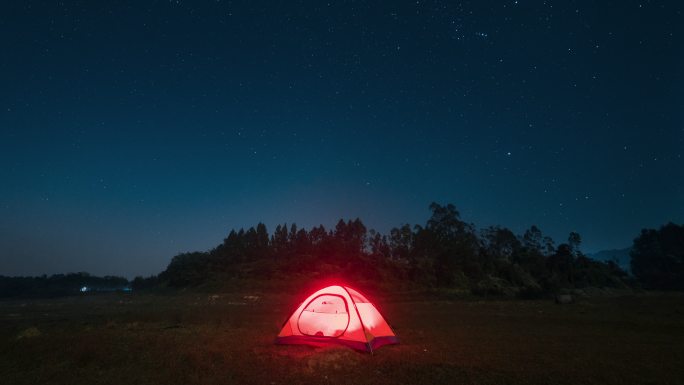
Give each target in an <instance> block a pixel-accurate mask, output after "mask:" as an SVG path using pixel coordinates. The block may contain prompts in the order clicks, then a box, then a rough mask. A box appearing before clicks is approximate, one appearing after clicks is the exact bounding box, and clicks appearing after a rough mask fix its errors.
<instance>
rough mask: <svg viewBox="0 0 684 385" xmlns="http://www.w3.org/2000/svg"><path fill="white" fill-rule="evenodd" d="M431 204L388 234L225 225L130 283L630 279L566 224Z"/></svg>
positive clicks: (488, 290) (535, 288) (498, 288)
mask: <svg viewBox="0 0 684 385" xmlns="http://www.w3.org/2000/svg"><path fill="white" fill-rule="evenodd" d="M429 208H430V212H431V215H430V217H429V218H428V220H427V222H426V224H425V225H413V226H411V225H408V224H405V225H402V226H399V227H396V228H393V229H391V231H390V232H389V234H381V233H379V232H377V231H374V230H369V229H368V228H367V227H366V226H365V225H364V224H363V222H362V221H361V220H360V219H358V218H357V219H355V220H347V221H345V220H339V221H338V222H337V224H336V225H335V227H334V228H331V229H326V228H325V227H324V226H322V225H320V226H316V227H313V228H311V229H309V230H307V229H304V228H299V227H297V225H296V224H291V225H287V224H283V225H278V226H276V228H275V230H274V231H273V233H271V234H269V232H268V231H267V229H266V226H265V225H264V224H263V223H259V224H258V225H257V226H256V227H251V228H249V229H247V230H244V229H240V230H237V231H236V230H232V231H231V232H230V233H229V234H228V236H227V237H226V238H225V239H224V240H223V242H222V243H221V244H219V245H217V246H216V247H214V248H212V249H211V250H208V251H206V252H190V253H182V254H179V255H177V256H175V257H174V258H173V259H172V260H171V263H170V264H169V265H168V267H167V268H166V270H164V271H163V272H161V273H160V274H159V275H158V276H154V277H149V278H145V279H144V278H141V277H137V278H136V279H135V280H134V281H133V286H134V288H136V287H138V288H144V287H149V286H158V285H166V286H171V287H188V286H195V285H200V284H203V283H205V282H208V281H212V280H214V281H220V280H224V279H226V278H235V279H292V277H326V276H336V277H347V278H348V279H353V280H355V281H366V282H374V283H382V284H388V285H401V286H403V287H411V286H413V287H434V288H442V287H443V288H454V289H463V290H466V291H470V292H472V293H475V294H485V295H486V294H492V295H515V296H521V297H536V296H541V295H545V294H547V293H552V292H558V291H560V290H563V289H571V288H583V287H627V286H629V285H632V284H634V282H631V281H630V280H631V279H630V277H629V276H628V274H627V273H625V272H624V271H623V270H621V269H620V268H619V267H618V266H617V264H615V263H614V262H611V261H609V262H599V261H595V260H592V259H590V258H588V257H587V256H586V255H584V254H583V253H582V251H581V249H580V245H581V243H582V240H581V236H580V235H579V234H578V233H575V232H571V233H569V234H568V238H567V240H564V241H563V242H560V243H557V242H556V241H554V240H553V239H551V238H550V237H548V236H546V235H544V234H543V233H542V231H541V230H540V229H539V228H538V227H537V226H531V227H530V228H529V229H527V230H526V231H525V232H524V233H522V234H515V233H514V232H513V231H511V230H510V229H507V228H505V227H501V226H492V227H487V228H484V229H480V230H478V229H477V228H476V227H475V225H473V224H472V223H467V222H465V221H463V220H462V219H461V216H460V213H459V212H458V210H457V209H456V208H455V206H454V205H452V204H447V205H441V204H437V203H432V204H431V205H430V207H429ZM635 244H636V241H635ZM635 250H640V249H639V248H637V249H635ZM637 260H638V258H637ZM636 267H637V269H636V270H635V274H638V272H639V271H640V270H639V268H638V266H636ZM637 276H639V275H637Z"/></svg>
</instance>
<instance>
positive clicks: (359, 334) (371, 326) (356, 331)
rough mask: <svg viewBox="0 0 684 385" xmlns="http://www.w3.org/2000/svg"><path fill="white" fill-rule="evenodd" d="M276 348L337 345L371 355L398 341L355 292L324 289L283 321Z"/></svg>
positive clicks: (332, 288)
mask: <svg viewBox="0 0 684 385" xmlns="http://www.w3.org/2000/svg"><path fill="white" fill-rule="evenodd" d="M275 343H276V344H305V345H313V346H324V345H330V344H339V345H344V346H348V347H350V348H353V349H356V350H361V351H366V352H373V350H375V349H377V348H379V347H381V346H383V345H388V344H398V343H399V339H398V338H397V336H396V335H395V334H394V332H393V331H392V328H390V326H389V325H388V324H387V321H385V319H384V318H383V317H382V315H380V312H378V310H377V309H376V308H375V306H373V304H372V303H370V301H368V300H367V299H366V297H364V296H363V295H361V293H359V292H358V291H356V290H354V289H352V288H350V287H346V286H338V285H336V286H328V287H326V288H323V289H321V290H318V291H317V292H315V293H313V294H311V295H310V296H309V297H308V298H307V299H306V300H304V302H302V304H301V305H299V307H297V310H295V311H294V313H292V315H291V316H290V317H289V318H288V319H287V321H285V323H284V324H283V328H282V330H281V331H280V333H279V334H278V337H276V340H275Z"/></svg>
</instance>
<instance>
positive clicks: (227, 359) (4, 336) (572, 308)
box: [0, 293, 684, 385]
mask: <svg viewBox="0 0 684 385" xmlns="http://www.w3.org/2000/svg"><path fill="white" fill-rule="evenodd" d="M245 295H255V293H239V294H238V293H228V294H223V293H221V294H219V295H218V296H211V295H207V294H182V295H173V296H162V295H151V294H141V295H137V294H132V295H96V296H85V297H73V298H65V299H52V300H32V301H17V300H13V301H4V302H0V379H2V380H1V381H0V382H2V383H3V384H17V385H19V384H71V385H73V384H117V385H120V384H129V383H130V384H227V383H236V384H244V383H254V384H293V383H295V384H296V383H331V384H359V383H367V384H385V383H387V384H390V383H391V384H396V383H406V384H415V383H444V384H518V383H520V384H523V383H525V384H528V383H532V384H573V385H576V384H630V383H633V384H649V383H652V384H681V383H684V365H682V362H684V301H683V299H684V297H683V296H682V295H672V294H670V295H653V294H647V295H638V296H625V297H618V298H599V299H594V300H590V301H582V302H580V303H577V304H573V305H563V306H559V305H555V304H553V303H551V302H548V301H491V300H490V301H473V300H457V301H447V300H437V299H428V298H424V299H422V300H421V298H420V297H418V298H417V297H416V296H415V295H414V296H411V297H410V298H409V297H405V298H401V297H400V296H398V297H396V298H385V299H384V300H382V301H378V302H379V303H380V305H381V306H380V307H381V309H382V311H383V313H385V316H386V318H387V319H388V320H389V321H390V323H391V324H392V325H393V326H394V328H395V330H396V332H397V334H398V335H399V337H400V338H401V340H402V344H401V345H396V346H386V347H383V348H381V349H379V350H378V351H377V352H376V353H375V354H374V355H372V356H371V355H369V354H365V353H357V352H355V351H352V350H348V349H345V348H339V347H336V348H318V349H315V348H309V347H304V346H275V345H273V344H272V341H273V338H274V337H275V335H276V334H277V332H278V331H279V327H280V325H281V324H282V322H283V320H284V319H285V318H286V317H287V316H288V315H289V312H291V311H292V307H293V304H294V303H295V302H296V300H297V299H296V298H293V297H291V296H288V295H285V294H268V293H256V295H258V296H259V298H257V299H254V298H245Z"/></svg>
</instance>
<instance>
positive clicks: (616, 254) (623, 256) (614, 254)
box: [587, 247, 632, 273]
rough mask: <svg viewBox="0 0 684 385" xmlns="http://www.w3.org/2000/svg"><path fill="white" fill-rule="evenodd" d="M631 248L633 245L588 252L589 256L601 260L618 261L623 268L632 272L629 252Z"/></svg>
mask: <svg viewBox="0 0 684 385" xmlns="http://www.w3.org/2000/svg"><path fill="white" fill-rule="evenodd" d="M631 250H632V248H631V247H626V248H624V249H612V250H601V251H598V252H596V253H589V254H587V257H589V258H591V259H594V260H597V261H601V262H608V261H613V262H615V263H617V265H618V266H620V268H621V269H623V270H624V271H626V272H628V273H631V271H630V256H629V252H630V251H631Z"/></svg>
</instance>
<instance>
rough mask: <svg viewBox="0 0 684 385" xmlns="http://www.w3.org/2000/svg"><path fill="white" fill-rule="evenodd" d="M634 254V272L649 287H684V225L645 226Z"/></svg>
mask: <svg viewBox="0 0 684 385" xmlns="http://www.w3.org/2000/svg"><path fill="white" fill-rule="evenodd" d="M630 255H631V257H632V262H631V265H632V273H633V274H634V276H635V277H636V278H637V279H638V280H639V281H640V282H641V284H642V285H644V287H645V288H647V289H660V290H684V225H676V224H674V223H668V224H666V225H664V226H662V227H661V228H660V229H658V230H655V229H644V230H642V231H641V234H640V235H639V237H637V238H636V239H635V240H634V246H633V247H632V251H631V253H630Z"/></svg>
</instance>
